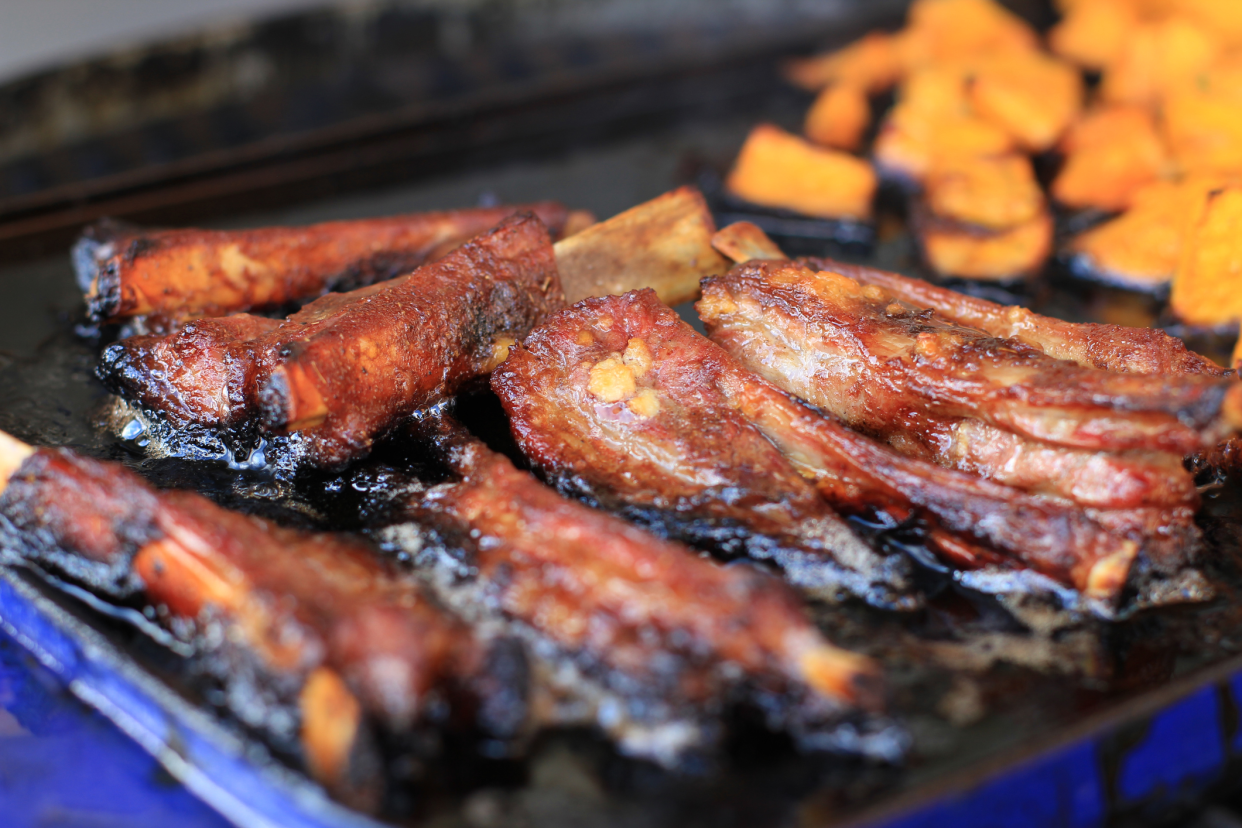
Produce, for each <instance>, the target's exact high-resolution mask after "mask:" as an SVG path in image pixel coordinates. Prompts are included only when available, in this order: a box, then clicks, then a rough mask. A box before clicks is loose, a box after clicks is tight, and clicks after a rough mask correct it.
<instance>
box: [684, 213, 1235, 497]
mask: <svg viewBox="0 0 1242 828" xmlns="http://www.w3.org/2000/svg"><path fill="white" fill-rule="evenodd" d="M725 232H727V231H725ZM699 311H700V314H701V315H702V316H703V319H704V322H705V324H706V325H707V326H708V330H709V331H711V332H712V336H713V338H714V339H716V340H717V341H719V342H720V343H721V344H722V345H723V346H724V347H725V348H726V349H727V350H729V351H730V352H731V353H733V354H734V355H735V356H737V357H738V358H739V359H740V360H741V361H742V362H743V363H744V364H746V365H748V366H749V367H751V368H752V369H754V370H756V371H758V372H759V373H761V374H763V375H764V376H765V377H767V378H768V379H770V380H772V381H773V382H775V383H776V384H778V385H779V386H781V387H782V388H784V389H786V390H787V391H790V392H791V393H794V394H797V395H798V396H800V397H802V398H803V399H806V400H808V401H809V402H811V403H813V404H815V405H818V406H821V407H823V408H825V409H827V410H829V411H831V412H833V413H834V414H836V415H838V416H840V417H842V418H843V419H844V420H845V421H846V422H847V423H849V424H850V425H851V426H853V427H856V428H859V429H861V430H863V431H865V432H867V433H869V434H872V435H874V436H876V437H878V438H879V439H882V440H885V441H886V442H888V443H890V444H891V445H892V446H894V447H895V448H896V449H898V450H899V451H901V452H903V453H905V454H907V455H910V456H912V457H917V458H920V459H925V460H929V461H932V462H936V463H939V464H941V465H943V466H946V467H949V468H956V469H959V470H962V471H967V472H971V473H975V474H981V475H983V476H985V477H988V478H991V479H994V480H997V481H999V482H1002V483H1005V484H1007V485H1011V486H1016V487H1018V488H1021V489H1024V490H1027V491H1033V492H1042V493H1048V494H1055V495H1059V496H1062V497H1066V498H1069V499H1071V500H1073V501H1075V502H1077V503H1081V504H1083V505H1086V506H1091V507H1094V508H1099V509H1140V508H1174V509H1181V508H1182V507H1188V508H1191V509H1192V510H1193V507H1195V506H1197V503H1198V495H1197V492H1196V490H1195V487H1194V482H1193V478H1192V477H1191V475H1190V474H1189V473H1187V472H1186V471H1185V470H1184V468H1183V467H1182V463H1181V457H1182V456H1183V454H1185V453H1188V452H1190V451H1194V450H1197V449H1199V448H1200V447H1202V446H1203V445H1210V444H1211V443H1212V442H1214V440H1215V438H1216V436H1217V435H1218V434H1220V433H1222V432H1223V427H1222V425H1221V423H1220V416H1219V415H1220V409H1221V402H1222V399H1223V395H1224V392H1225V390H1226V389H1227V387H1228V384H1229V383H1228V380H1226V379H1223V378H1215V377H1210V376H1203V375H1176V376H1164V377H1159V376H1146V375H1143V376H1140V375H1136V374H1129V375H1124V374H1117V373H1112V372H1108V371H1103V370H1099V369H1089V368H1083V367H1081V366H1078V365H1076V364H1074V363H1070V362H1068V361H1062V360H1054V359H1052V358H1049V357H1047V356H1045V355H1044V354H1043V353H1042V352H1040V351H1038V350H1036V349H1034V348H1030V347H1028V346H1026V345H1024V344H1022V343H1019V342H1016V341H1014V340H1003V339H998V338H992V337H990V336H989V335H988V334H987V333H985V332H983V331H979V330H976V329H971V328H966V327H964V326H959V325H956V324H953V323H950V322H947V321H945V320H943V319H941V318H939V317H938V316H937V315H936V314H935V313H934V311H927V310H922V309H919V308H915V307H912V306H910V305H907V304H904V303H901V302H898V301H895V300H893V298H892V297H891V296H889V295H888V294H887V293H886V292H885V291H884V290H883V289H881V288H879V287H876V286H874V285H868V286H862V285H860V284H859V283H858V282H855V281H854V280H852V279H849V278H848V277H845V276H842V275H840V274H832V273H828V272H820V273H819V274H815V273H813V272H812V271H810V270H808V269H806V268H803V267H801V266H800V265H797V264H794V263H782V262H776V261H766V262H765V261H752V262H750V263H748V264H745V265H742V266H739V267H737V268H735V269H734V270H733V271H731V272H730V273H729V274H728V275H726V276H725V277H723V278H721V279H719V280H709V281H708V282H706V283H705V286H704V298H703V300H702V301H701V302H700V304H699ZM1183 404H1185V406H1186V407H1185V409H1183V408H1182V405H1183ZM1147 445H1150V446H1151V447H1150V448H1148V447H1147Z"/></svg>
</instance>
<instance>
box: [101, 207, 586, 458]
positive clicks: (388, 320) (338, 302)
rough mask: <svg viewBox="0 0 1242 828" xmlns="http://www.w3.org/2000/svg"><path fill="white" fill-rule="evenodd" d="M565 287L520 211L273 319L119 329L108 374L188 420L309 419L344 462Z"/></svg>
mask: <svg viewBox="0 0 1242 828" xmlns="http://www.w3.org/2000/svg"><path fill="white" fill-rule="evenodd" d="M562 301H563V300H562V298H561V289H560V283H559V281H558V280H557V271H556V262H555V260H554V258H553V252H552V245H551V241H550V239H549V236H548V233H547V230H546V229H545V227H544V225H543V224H542V223H541V222H540V221H539V220H538V219H537V218H535V217H532V216H529V215H527V216H515V217H512V218H510V219H507V220H506V221H505V222H503V223H502V224H501V225H500V226H499V227H497V228H496V229H495V230H493V231H491V232H489V233H487V234H484V235H482V236H480V237H478V238H477V239H475V240H473V241H470V242H468V243H466V244H465V245H463V246H462V247H460V248H458V249H457V250H455V251H453V252H452V253H450V254H448V255H447V256H445V257H444V258H443V259H440V260H439V261H436V262H434V263H432V264H429V265H425V266H423V267H421V268H419V269H418V270H416V271H414V272H413V273H410V274H407V275H406V276H403V277H400V278H398V279H394V280H391V281H388V282H384V283H382V284H378V285H372V286H369V287H365V288H359V289H358V290H356V291H352V292H350V293H334V294H329V295H327V296H324V297H322V298H320V299H318V300H316V301H314V302H312V303H310V304H309V305H307V306H306V307H304V308H302V309H301V310H300V311H298V312H297V313H295V314H293V315H292V316H290V317H289V318H288V319H286V320H285V321H284V322H282V323H280V324H279V325H278V326H275V327H272V326H270V325H269V323H268V322H267V321H265V320H259V319H257V318H256V317H247V316H239V317H228V318H225V319H211V320H201V321H198V322H194V323H192V324H190V325H188V326H187V327H186V328H184V329H183V330H181V331H178V332H175V333H173V334H169V335H165V336H163V337H160V336H145V337H133V338H130V339H127V340H123V341H121V342H118V343H115V344H113V345H111V346H109V347H108V348H107V349H105V351H104V355H103V358H102V360H101V365H100V374H101V376H102V377H103V378H104V379H105V381H106V382H109V383H110V384H112V385H113V386H114V387H116V388H118V389H119V390H121V391H122V392H123V393H125V394H126V395H127V396H128V397H130V398H131V399H134V400H136V401H137V402H139V403H140V404H142V405H144V406H148V407H150V408H152V409H154V410H156V411H158V412H160V413H161V414H164V415H166V416H167V417H168V418H169V419H171V420H172V421H173V422H174V423H176V424H178V425H186V424H197V425H205V426H210V427H217V428H218V427H237V426H240V425H243V424H246V423H250V422H252V421H256V422H257V423H258V425H259V426H260V427H261V428H263V429H264V430H267V431H269V432H277V433H284V432H299V436H300V440H301V443H302V447H303V448H304V449H305V452H306V453H305V457H306V458H307V460H308V461H309V462H310V463H312V464H314V465H319V466H327V467H333V466H341V465H343V464H345V463H347V462H349V461H350V460H352V459H355V458H357V457H359V456H361V455H364V454H366V453H367V452H368V451H369V450H370V447H371V445H372V443H373V442H374V441H375V440H376V439H378V438H379V437H381V436H383V434H385V433H386V432H387V431H388V430H390V429H391V428H392V427H393V426H394V425H395V424H396V423H397V422H399V421H400V420H401V419H402V418H404V417H406V416H408V415H410V414H412V413H414V412H415V411H418V410H420V409H423V408H427V407H429V406H432V405H435V404H436V403H439V402H441V401H443V400H444V399H446V398H448V397H450V396H451V395H452V394H454V393H455V392H456V391H457V390H458V389H459V388H460V387H461V386H462V385H463V384H465V383H467V382H469V381H471V380H473V379H475V378H476V377H478V376H481V375H484V374H486V373H488V372H489V371H491V369H492V368H493V367H494V366H495V365H496V364H497V363H499V362H500V361H502V360H503V359H504V358H505V355H506V354H507V353H508V347H509V345H510V344H511V343H512V342H514V341H516V340H518V339H520V338H521V337H523V336H524V335H525V334H526V332H527V331H529V330H530V328H531V327H532V326H533V325H534V324H535V323H536V322H538V321H539V320H541V319H543V318H544V317H546V316H547V314H548V313H550V312H551V311H552V310H554V309H556V308H558V307H560V306H561V304H562Z"/></svg>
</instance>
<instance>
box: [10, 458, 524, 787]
mask: <svg viewBox="0 0 1242 828" xmlns="http://www.w3.org/2000/svg"><path fill="white" fill-rule="evenodd" d="M0 511H2V512H3V514H4V516H5V517H6V518H7V519H8V520H9V521H11V522H12V523H13V525H14V526H15V527H17V528H18V529H19V530H20V531H21V532H22V533H23V536H24V537H25V538H32V537H33V538H34V539H36V541H37V540H38V539H44V540H46V541H50V545H51V546H54V547H55V552H49V551H48V549H47V548H40V547H39V546H38V544H37V543H36V544H35V545H33V546H32V547H31V549H32V551H31V553H30V554H34V555H35V556H37V557H38V558H39V559H40V560H42V561H44V562H45V563H50V564H51V565H52V566H54V567H55V568H57V569H59V570H61V571H63V572H66V573H67V574H69V575H71V576H73V577H75V578H78V579H80V580H85V581H86V582H87V583H88V585H90V586H92V587H93V588H96V589H100V590H102V591H104V592H105V593H112V594H114V595H116V594H118V593H121V592H124V591H125V590H122V589H118V588H117V584H119V583H121V581H122V579H124V580H127V581H128V585H127V586H128V587H129V588H131V589H138V590H141V591H142V593H143V594H144V595H145V597H146V600H148V601H149V602H150V603H151V604H152V605H154V606H156V607H162V608H165V609H166V613H164V614H162V615H160V616H159V617H161V618H163V619H164V622H165V623H166V624H167V625H168V626H169V627H170V628H171V629H172V630H173V632H174V633H175V634H178V635H180V636H186V635H189V636H191V640H192V641H194V642H196V644H195V650H196V651H197V653H198V655H197V658H198V659H199V660H200V662H201V663H202V664H203V668H204V669H206V670H207V671H208V672H210V673H213V674H214V675H216V677H217V678H218V679H219V680H220V681H221V682H223V684H224V686H225V687H226V693H225V698H226V699H227V701H226V702H225V704H226V705H227V706H228V707H229V708H230V709H231V710H232V712H233V713H234V714H235V715H236V716H237V717H238V718H239V719H240V720H241V721H242V722H243V723H245V724H246V725H248V726H251V727H253V728H256V729H258V730H260V731H263V732H266V733H267V735H268V736H269V737H270V738H272V739H273V740H274V743H275V744H276V745H277V746H283V747H285V748H286V749H288V750H291V751H292V752H294V753H295V754H298V755H300V756H301V758H302V759H303V761H305V762H306V763H307V766H308V769H309V770H311V772H312V773H313V774H314V775H315V776H316V777H317V778H319V779H320V781H322V782H323V783H324V784H325V785H327V786H328V787H329V788H331V789H333V790H334V792H335V793H336V794H337V795H338V796H340V797H341V798H343V799H345V800H346V801H349V802H351V803H353V804H355V805H359V806H361V807H374V806H375V804H376V799H375V798H376V796H377V795H378V792H377V791H376V790H375V786H376V785H377V784H378V783H379V781H380V777H378V776H377V775H376V773H375V771H376V770H377V767H378V764H377V761H378V760H377V757H376V756H374V755H373V753H374V749H375V748H374V745H372V744H370V741H371V738H372V737H371V734H370V725H368V724H367V722H373V723H376V724H379V725H381V726H383V727H384V728H386V729H388V730H390V731H394V732H406V731H409V730H410V729H411V728H412V727H413V726H415V725H416V724H419V723H423V722H427V721H429V720H430V721H435V720H443V719H444V716H445V712H446V709H452V707H455V706H458V705H460V706H464V708H465V709H466V710H467V711H472V710H473V709H474V708H475V707H476V706H477V702H476V701H475V700H473V699H472V698H471V697H472V695H474V694H476V693H477V691H478V690H479V689H480V688H483V687H493V688H495V687H497V685H496V682H494V681H490V682H489V681H486V680H485V677H482V676H481V673H482V671H483V669H484V667H485V663H486V658H485V656H486V648H485V645H484V643H483V642H482V641H481V640H480V639H478V638H476V636H475V635H474V634H473V633H471V632H470V631H469V630H468V629H466V628H465V627H464V626H463V625H462V624H461V623H460V622H458V621H457V620H455V619H454V618H453V617H451V616H450V615H447V614H446V613H445V612H444V611H443V610H441V609H439V608H438V607H437V606H436V605H435V604H434V603H433V602H432V601H431V599H430V598H429V596H428V595H427V593H426V591H425V589H424V588H423V587H422V586H421V585H420V584H419V583H418V582H417V581H415V580H413V579H411V578H409V577H408V576H403V575H400V574H398V573H397V572H396V571H395V570H394V569H392V568H391V567H390V566H389V565H388V564H386V563H385V562H384V561H383V560H382V559H381V558H379V557H377V556H376V554H375V552H374V551H373V550H372V549H371V547H370V546H369V545H367V544H365V543H364V542H362V541H359V540H351V539H349V538H347V537H343V536H330V535H322V534H311V533H306V532H299V531H294V530H290V529H283V528H280V527H277V526H275V525H273V524H271V523H270V522H267V521H265V520H262V519H260V518H255V517H249V516H245V515H241V514H238V513H235V512H230V511H228V510H225V509H222V508H220V507H219V506H216V505H215V504H213V503H212V502H211V501H209V500H207V499H206V498H204V497H202V496H201V495H199V494H197V493H192V492H163V493H159V492H155V491H154V490H152V489H150V488H149V486H148V485H147V484H146V483H145V482H144V481H142V480H141V479H140V478H138V477H136V476H135V475H134V474H133V473H132V472H129V471H127V470H125V469H123V468H122V467H120V466H117V465H112V464H107V463H102V462H100V461H96V460H88V459H85V458H82V457H80V456H77V455H75V454H73V453H71V452H69V451H67V450H53V449H41V450H38V451H37V452H36V453H35V454H33V455H32V456H31V457H30V458H29V459H27V461H26V462H25V463H24V464H23V465H22V466H21V467H20V468H19V470H18V471H17V472H16V473H15V474H14V475H13V476H12V478H11V480H10V482H9V485H8V487H7V488H6V490H5V492H4V495H3V497H2V498H0ZM75 559H76V560H75ZM101 576H102V577H101ZM161 612H163V611H161ZM505 692H506V693H507V694H508V695H509V696H511V697H513V698H517V699H520V698H522V697H523V695H524V688H505ZM482 701H484V702H486V701H487V700H482ZM454 702H456V703H457V704H453V703H454ZM501 718H503V717H501ZM509 719H510V721H506V722H503V723H502V722H501V719H500V718H496V717H493V718H492V719H491V720H490V721H484V722H483V724H484V726H487V725H489V724H491V725H493V726H496V725H500V729H502V730H505V729H506V728H507V729H508V731H510V732H501V733H498V734H497V735H501V736H510V735H513V734H512V732H511V731H512V729H513V728H514V726H515V725H516V724H520V721H518V722H514V721H512V720H513V719H514V717H513V716H512V715H510V716H509Z"/></svg>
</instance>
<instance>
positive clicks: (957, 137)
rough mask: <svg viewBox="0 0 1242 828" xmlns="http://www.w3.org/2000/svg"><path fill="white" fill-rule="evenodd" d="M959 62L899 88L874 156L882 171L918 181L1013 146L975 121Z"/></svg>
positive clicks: (928, 70)
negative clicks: (943, 166) (948, 165)
mask: <svg viewBox="0 0 1242 828" xmlns="http://www.w3.org/2000/svg"><path fill="white" fill-rule="evenodd" d="M968 71H969V70H968V68H967V67H966V66H965V65H963V64H962V63H961V62H953V63H945V64H942V65H939V66H935V67H925V68H922V69H919V70H918V71H916V72H912V73H911V74H910V76H909V77H907V78H906V80H905V81H904V82H903V83H902V85H901V96H900V100H899V102H898V104H897V106H895V107H893V109H892V110H891V111H890V112H889V114H888V117H887V118H886V119H885V122H884V125H883V126H882V127H881V129H880V134H879V135H878V136H877V137H876V142H875V147H874V148H873V154H874V155H875V160H876V163H877V164H878V165H880V166H881V167H883V168H884V169H885V170H886V171H888V172H890V173H892V174H895V175H899V176H901V177H904V178H909V179H912V180H914V181H918V182H921V181H922V180H923V179H924V178H925V177H926V175H927V173H928V171H929V170H931V169H932V168H933V167H935V166H938V165H941V164H944V163H947V162H951V161H952V160H954V159H965V158H977V157H981V156H992V155H1003V154H1005V153H1008V152H1010V151H1011V150H1013V149H1014V148H1015V145H1014V139H1013V138H1012V136H1011V135H1010V134H1009V133H1008V132H1007V131H1006V130H1004V129H1003V128H1001V127H999V126H997V125H996V124H993V123H991V122H989V121H985V120H984V119H982V118H979V117H978V116H976V115H975V114H973V112H972V111H971V108H970V102H969V100H968V97H967V76H968Z"/></svg>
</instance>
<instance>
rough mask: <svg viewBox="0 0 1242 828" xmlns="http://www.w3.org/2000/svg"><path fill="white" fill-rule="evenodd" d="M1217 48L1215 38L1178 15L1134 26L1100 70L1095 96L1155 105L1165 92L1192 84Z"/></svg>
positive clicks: (1204, 68) (1108, 99)
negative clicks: (1101, 71)
mask: <svg viewBox="0 0 1242 828" xmlns="http://www.w3.org/2000/svg"><path fill="white" fill-rule="evenodd" d="M1220 52H1221V44H1220V42H1219V40H1218V39H1217V38H1215V37H1214V36H1213V35H1212V34H1211V33H1209V32H1207V31H1205V30H1203V29H1202V28H1200V27H1199V26H1197V25H1195V24H1194V23H1193V22H1191V21H1190V20H1187V19H1185V18H1182V17H1171V18H1169V19H1167V20H1162V21H1160V22H1157V23H1146V24H1143V25H1140V26H1136V27H1135V28H1134V29H1133V30H1132V31H1131V32H1130V35H1129V37H1128V38H1127V40H1126V43H1125V47H1124V48H1123V49H1122V50H1121V54H1120V55H1119V56H1118V57H1117V59H1116V60H1115V61H1114V62H1113V63H1112V64H1110V65H1109V67H1108V69H1107V70H1106V71H1105V72H1104V80H1103V82H1102V83H1101V84H1100V96H1101V98H1102V99H1103V100H1105V101H1111V102H1113V103H1133V104H1140V105H1143V106H1156V105H1158V104H1159V103H1160V101H1161V99H1162V98H1163V97H1164V96H1165V95H1166V94H1168V93H1169V92H1170V91H1172V90H1176V89H1182V88H1185V87H1187V86H1191V85H1193V84H1194V82H1195V80H1196V78H1197V77H1198V76H1200V75H1202V74H1203V73H1204V72H1205V71H1206V70H1207V69H1208V68H1209V67H1210V66H1211V65H1212V64H1213V63H1214V62H1215V60H1216V59H1217V57H1218V56H1219V54H1220Z"/></svg>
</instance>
